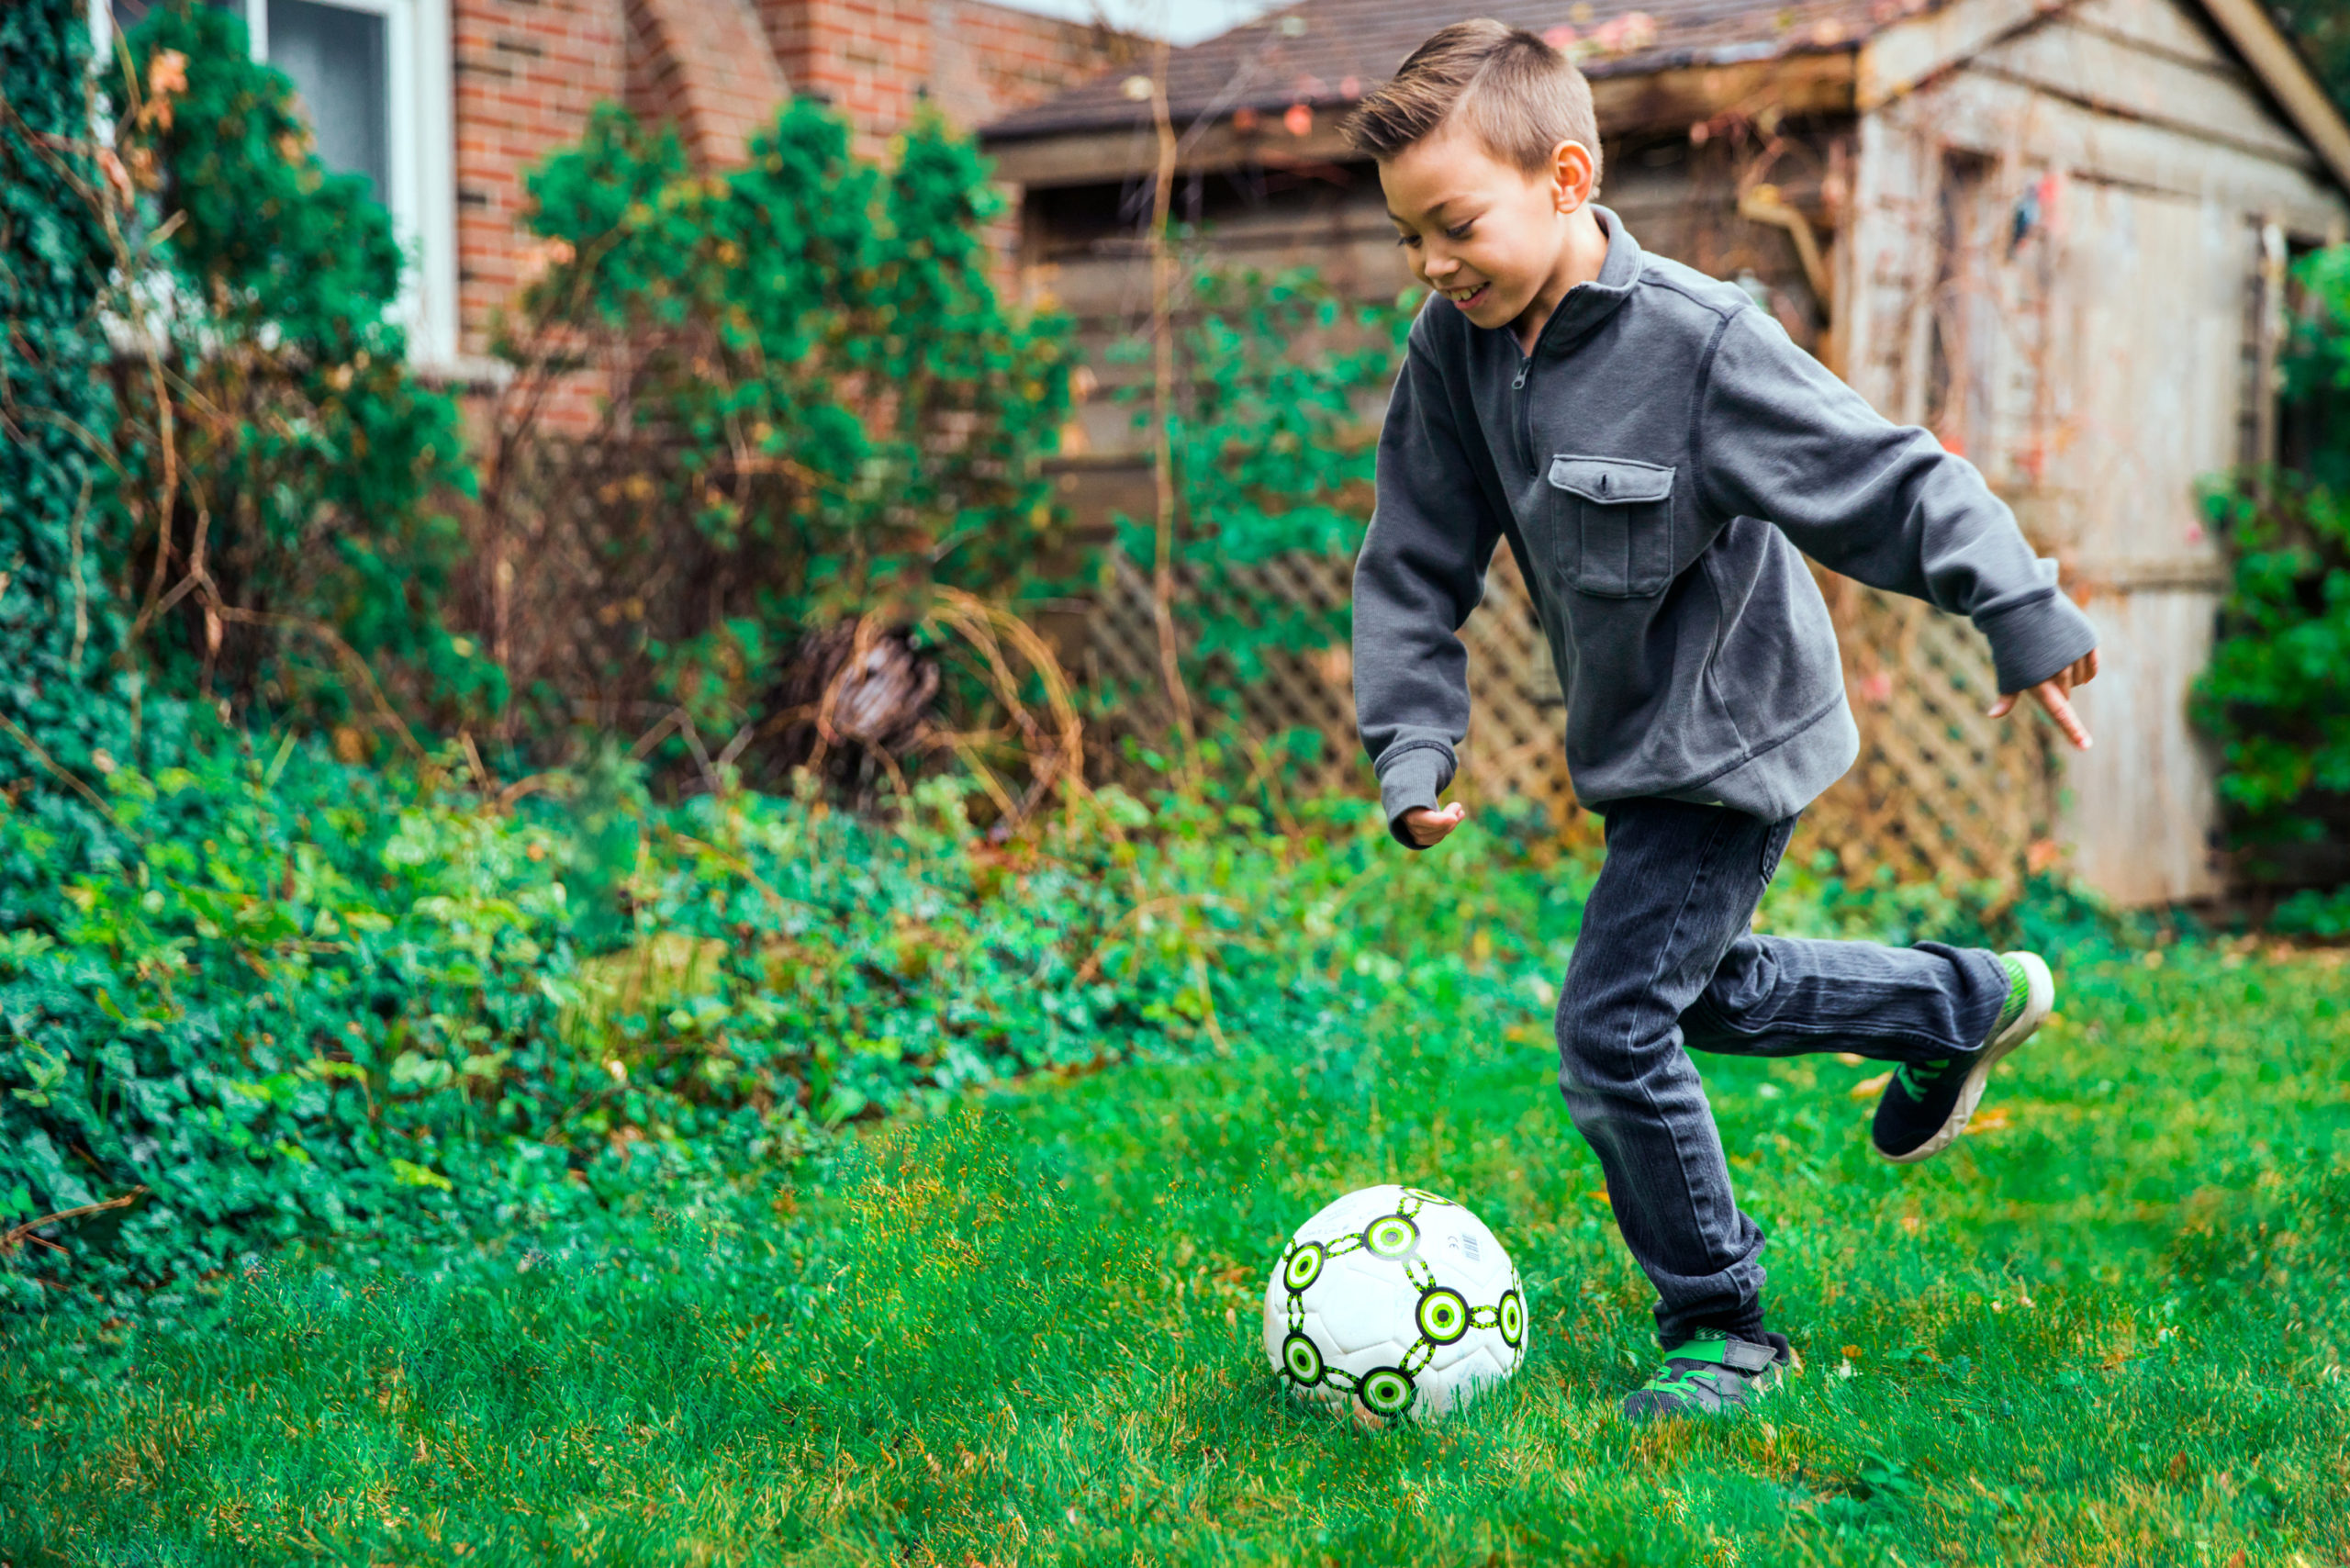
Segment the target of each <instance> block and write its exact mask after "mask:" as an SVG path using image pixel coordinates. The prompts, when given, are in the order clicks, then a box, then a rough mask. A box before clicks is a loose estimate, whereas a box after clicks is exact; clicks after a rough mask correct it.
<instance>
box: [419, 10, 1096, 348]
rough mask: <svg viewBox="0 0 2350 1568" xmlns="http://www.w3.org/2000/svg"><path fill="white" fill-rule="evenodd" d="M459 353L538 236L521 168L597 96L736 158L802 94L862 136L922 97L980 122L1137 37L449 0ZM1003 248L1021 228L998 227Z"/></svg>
mask: <svg viewBox="0 0 2350 1568" xmlns="http://www.w3.org/2000/svg"><path fill="white" fill-rule="evenodd" d="M450 9H451V36H450V52H451V65H452V67H453V73H454V77H455V84H454V95H453V115H454V118H455V127H454V130H455V135H454V151H455V159H454V162H455V176H456V178H455V184H456V199H457V220H456V237H457V274H458V276H457V297H458V318H459V321H458V330H459V353H460V355H461V356H464V357H474V356H478V355H480V354H481V353H483V352H484V351H485V349H486V348H487V342H488V336H489V331H490V328H491V323H492V321H493V319H494V318H495V316H496V313H497V311H498V308H500V307H501V306H502V305H503V304H504V303H505V302H506V301H507V300H508V299H509V298H510V297H512V295H513V293H514V290H515V288H516V286H518V284H519V283H520V280H521V278H522V276H523V274H524V272H525V269H526V266H527V259H526V258H527V255H528V252H529V249H530V246H531V243H532V241H531V240H530V237H529V235H528V234H527V232H526V231H525V230H524V228H523V218H524V217H525V215H526V213H527V210H528V203H529V197H528V195H527V193H526V192H525V191H524V189H523V183H522V182H523V177H524V175H525V174H527V173H528V171H529V170H530V169H532V167H533V166H535V165H536V164H537V163H538V162H540V161H541V160H542V159H543V158H544V157H545V156H546V155H547V154H548V153H549V152H552V151H555V150H556V149H558V148H560V147H563V146H565V145H566V144H568V143H570V142H572V141H576V140H577V139H578V138H579V136H580V134H581V133H582V132H583V131H584V130H585V129H586V128H587V124H588V115H589V114H590V112H591V111H592V110H593V109H594V107H595V106H596V105H597V104H599V103H602V102H606V101H618V102H621V103H625V104H627V105H628V106H629V107H630V108H632V110H634V111H635V112H637V113H638V114H640V115H642V116H644V117H646V118H655V119H666V120H670V121H673V122H675V123H676V124H677V127H678V129H679V132H680V134H681V135H682V137H683V139H684V140H685V143H686V146H687V147H688V150H689V151H691V152H692V154H693V156H694V157H695V159H696V161H697V162H700V163H702V164H703V165H705V166H708V167H724V166H726V165H727V164H729V163H733V162H739V161H740V160H741V159H742V157H743V156H744V148H745V145H746V143H747V141H748V140H749V138H750V137H751V136H752V135H754V134H755V132H756V131H757V129H759V128H760V127H762V126H763V125H765V124H766V123H767V120H768V119H769V118H771V117H772V116H773V115H774V113H775V110H776V107H777V106H778V105H779V104H780V103H781V102H782V101H783V100H784V99H785V98H786V97H787V96H789V95H790V94H792V93H794V92H800V93H812V94H815V95H820V96H822V97H823V98H825V99H826V100H827V101H829V102H830V103H832V104H833V105H834V106H835V107H836V108H838V109H840V110H841V111H842V112H843V113H844V114H845V116H846V117H847V118H848V120H849V123H850V125H851V126H852V127H853V128H854V129H855V131H856V149H857V151H859V152H860V153H863V154H864V155H866V156H867V157H880V156H884V155H886V152H887V149H888V144H889V139H890V136H891V135H893V134H894V133H895V132H896V131H898V130H899V129H901V128H902V127H903V126H904V125H905V124H906V122H907V121H908V120H909V119H910V118H912V115H913V113H914V109H915V106H916V105H917V104H919V103H920V102H922V101H923V99H925V98H927V99H929V100H931V101H933V102H934V103H935V104H937V106H939V108H940V109H941V110H942V111H943V112H944V113H945V114H946V118H948V119H949V120H950V121H952V122H954V123H955V124H957V125H959V126H962V127H964V128H967V129H969V128H975V127H977V126H979V125H981V124H984V123H986V122H987V121H988V120H990V119H993V118H997V117H999V116H1002V115H1004V114H1009V113H1011V112H1012V111H1013V110H1015V109H1018V108H1023V107H1025V106H1028V105H1030V104H1033V103H1037V102H1040V101H1042V100H1043V99H1045V98H1047V97H1050V96H1051V95H1054V94H1055V93H1057V92H1059V91H1061V90H1062V89H1064V88H1066V87H1068V86H1069V85H1071V84H1073V83H1075V82H1077V81H1079V80H1080V79H1082V78H1084V77H1086V76H1090V75H1091V74H1092V73H1095V72H1097V71H1100V70H1102V69H1103V68H1104V67H1105V66H1107V65H1108V64H1110V63H1112V62H1114V61H1115V60H1116V59H1118V58H1120V57H1121V56H1122V55H1123V54H1124V53H1125V51H1126V47H1127V41H1128V40H1126V39H1123V38H1121V37H1119V36H1118V35H1116V34H1112V33H1108V32H1105V31H1103V30H1102V29H1099V28H1093V27H1091V26H1089V25H1085V24H1081V23H1071V22H1065V21H1060V20H1057V19H1055V18H1052V17H1036V16H1031V15H1029V14H1027V13H1025V12H1021V11H1014V10H1011V9H1009V8H1007V7H1005V6H995V5H990V4H988V3H986V0H450ZM999 239H1000V241H1001V244H1000V246H999V248H1000V249H1002V250H1004V251H1006V252H1008V251H1009V247H1010V243H1011V230H1010V227H1009V225H1008V224H1007V225H1006V226H1005V229H1004V232H1003V234H1002V235H1001V236H999Z"/></svg>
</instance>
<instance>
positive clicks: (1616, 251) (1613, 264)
mask: <svg viewBox="0 0 2350 1568" xmlns="http://www.w3.org/2000/svg"><path fill="white" fill-rule="evenodd" d="M1591 210H1592V212H1593V214H1594V215H1595V216H1596V217H1597V218H1598V219H1599V221H1600V223H1601V224H1602V225H1603V226H1604V227H1605V228H1606V230H1607V259H1606V261H1604V262H1602V263H1600V265H1599V276H1598V277H1597V278H1595V279H1594V280H1593V281H1592V282H1590V283H1579V284H1577V285H1575V286H1574V287H1572V288H1571V289H1569V290H1567V297H1565V298H1564V299H1561V300H1560V301H1559V303H1558V306H1557V307H1556V308H1554V309H1552V310H1551V312H1550V319H1549V320H1548V321H1545V322H1544V323H1542V331H1541V334H1540V335H1539V336H1538V337H1537V338H1536V339H1535V340H1534V353H1535V356H1536V357H1538V358H1539V356H1541V355H1543V354H1546V353H1551V354H1556V353H1565V352H1566V351H1567V350H1569V349H1571V348H1572V347H1574V345H1575V344H1577V343H1578V342H1582V341H1583V339H1584V338H1585V337H1586V336H1588V335H1589V334H1590V332H1591V331H1592V330H1593V329H1594V328H1595V327H1597V326H1598V325H1599V324H1600V323H1601V322H1603V321H1605V320H1606V319H1607V318H1609V317H1610V316H1613V315H1614V314H1615V313H1616V308H1617V306H1619V305H1621V304H1623V303H1624V301H1626V300H1627V299H1629V298H1630V297H1632V289H1633V286H1635V285H1636V284H1637V283H1638V282H1639V276H1640V247H1639V241H1635V240H1634V239H1633V238H1632V234H1631V230H1628V229H1626V228H1625V227H1624V222H1623V219H1621V218H1617V216H1616V214H1615V213H1614V212H1613V211H1611V210H1609V209H1608V208H1606V207H1601V206H1600V205H1599V204H1598V203H1596V202H1595V203H1593V204H1592V208H1591ZM1504 330H1506V329H1504Z"/></svg>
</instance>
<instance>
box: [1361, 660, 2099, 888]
mask: <svg viewBox="0 0 2350 1568" xmlns="http://www.w3.org/2000/svg"><path fill="white" fill-rule="evenodd" d="M2096 678H2097V650H2096V649H2095V648H2091V649H2090V650H2089V651H2088V652H2087V653H2086V654H2083V655H2081V656H2080V657H2079V658H2077V659H2075V660H2074V661H2073V662H2072V663H2071V664H2069V665H2066V666H2065V667H2064V668H2063V669H2061V670H2059V671H2058V672H2057V673H2056V674H2054V675H2053V676H2051V677H2050V678H2048V679H2046V680H2043V681H2042V682H2041V683H2040V684H2039V685H2038V686H2035V687H2033V688H2032V689H2031V695H2032V698H2033V700H2035V701H2037V702H2038V703H2039V704H2040V705H2041V706H2042V708H2045V709H2047V710H2048V716H2049V717H2050V718H2052V719H2053V720H2055V721H2056V727H2057V728H2058V729H2060V730H2062V731H2064V732H2065V739H2066V740H2068V741H2071V742H2072V743H2073V745H2076V746H2077V747H2078V748H2080V749H2081V750H2082V751H2087V750H2088V749H2089V727H2088V726H2087V724H2084V723H2082V722H2081V716H2080V715H2079V714H2078V713H2076V712H2074V711H2073V704H2072V702H2071V700H2069V699H2068V698H2066V697H2065V693H2066V692H2067V691H2070V690H2071V689H2073V688H2075V687H2076V686H2087V684H2088V683H2089V682H2090V681H2092V680H2095V679H2096ZM2021 695H2023V694H2022V693H2021V692H2019V691H2008V692H2002V693H2001V694H2000V696H1999V700H1997V702H1994V703H1992V704H1991V717H1993V718H1994V719H2004V718H2006V717H2007V716H2008V712H2009V710H2010V709H2012V708H2014V707H2015V705H2016V699H2017V698H2018V697H2020V696H2021ZM1405 821H1406V822H1407V823H1408V822H1409V821H1410V819H1409V818H1408V817H1407V818H1406V819H1405ZM1429 842H1430V843H1434V842H1435V840H1433V839H1431V840H1429Z"/></svg>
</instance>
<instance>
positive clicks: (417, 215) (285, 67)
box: [94, 0, 457, 364]
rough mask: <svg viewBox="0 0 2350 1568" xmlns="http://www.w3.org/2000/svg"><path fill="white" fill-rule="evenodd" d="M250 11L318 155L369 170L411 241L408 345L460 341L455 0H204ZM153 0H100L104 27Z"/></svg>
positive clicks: (130, 18)
mask: <svg viewBox="0 0 2350 1568" xmlns="http://www.w3.org/2000/svg"><path fill="white" fill-rule="evenodd" d="M207 3H208V4H211V5H214V6H218V8H220V9H222V10H229V11H234V12H236V13H237V14H238V15H240V16H241V17H243V18H244V21H245V28H246V31H247V33H248V35H249V36H250V37H251V38H252V48H253V53H254V55H255V56H256V57H257V58H259V59H263V60H266V61H268V62H270V63H271V64H273V65H274V66H276V67H277V68H278V69H279V70H281V71H283V72H285V74H286V75H287V76H288V77H290V78H292V80H293V83H294V85H295V88H296V90H297V92H298V93H299V94H300V95H301V97H302V104H303V107H304V109H305V110H306V111H307V112H308V115H309V118H310V129H311V132H312V134H313V136H314V138H315V139H316V143H317V148H318V154H319V160H320V161H321V162H324V163H325V164H326V165H327V166H328V167H329V168H331V169H336V170H340V171H342V172H344V173H347V174H359V175H362V176H364V178H365V179H366V181H367V183H368V185H369V188H370V190H371V191H372V193H373V194H374V195H375V198H376V199H377V200H378V201H381V202H382V203H383V204H384V206H385V207H386V208H388V209H389V210H390V212H391V215H392V224H393V229H394V230H395V232H397V235H398V236H399V240H400V244H401V248H402V249H403V250H404V251H406V252H407V253H408V268H407V270H406V272H405V273H404V274H403V277H402V283H401V299H400V305H399V310H400V314H401V316H402V318H403V319H405V321H406V323H407V326H408V338H409V350H410V353H411V354H412V355H413V356H414V357H415V358H416V359H417V360H418V361H419V362H420V364H448V363H450V362H452V361H453V360H454V359H455V357H456V349H457V265H456V198H455V190H454V185H453V170H452V158H453V137H452V124H451V113H452V110H451V106H450V93H449V82H450V69H449V4H450V0H207ZM152 4H153V0H99V4H97V5H96V6H94V10H95V17H94V20H95V26H96V27H97V28H98V31H99V35H100V44H101V51H100V53H101V58H102V59H103V58H106V57H107V56H109V55H110V54H111V53H112V43H111V39H108V38H107V37H106V33H107V31H108V30H109V28H112V27H126V28H127V27H129V26H131V25H133V24H135V23H137V22H138V21H139V20H140V18H142V17H145V16H146V14H147V12H148V10H149V9H150V8H151V5H152Z"/></svg>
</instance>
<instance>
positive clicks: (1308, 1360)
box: [1281, 1333, 1322, 1388]
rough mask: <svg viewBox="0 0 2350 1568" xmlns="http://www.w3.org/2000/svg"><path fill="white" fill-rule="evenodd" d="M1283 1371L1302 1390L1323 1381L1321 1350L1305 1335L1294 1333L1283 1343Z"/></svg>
mask: <svg viewBox="0 0 2350 1568" xmlns="http://www.w3.org/2000/svg"><path fill="white" fill-rule="evenodd" d="M1281 1371H1282V1372H1286V1373H1288V1374H1289V1378H1290V1381H1291V1382H1292V1383H1296V1384H1297V1385H1298V1386H1300V1387H1301V1388H1309V1387H1312V1386H1313V1385H1314V1384H1315V1383H1320V1382H1321V1381H1322V1351H1321V1348H1320V1347H1319V1346H1317V1345H1315V1343H1314V1341H1313V1340H1311V1339H1309V1338H1306V1337H1305V1336H1304V1334H1299V1333H1292V1334H1291V1335H1290V1337H1289V1338H1287V1339H1284V1340H1283V1341H1281Z"/></svg>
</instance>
